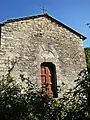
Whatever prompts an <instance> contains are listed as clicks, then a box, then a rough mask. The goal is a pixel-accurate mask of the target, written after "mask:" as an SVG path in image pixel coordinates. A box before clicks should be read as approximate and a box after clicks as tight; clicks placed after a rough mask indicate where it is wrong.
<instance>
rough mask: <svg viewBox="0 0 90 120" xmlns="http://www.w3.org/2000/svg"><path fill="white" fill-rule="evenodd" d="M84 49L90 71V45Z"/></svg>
mask: <svg viewBox="0 0 90 120" xmlns="http://www.w3.org/2000/svg"><path fill="white" fill-rule="evenodd" d="M84 50H85V55H86V62H87V68H88V71H89V72H90V47H88V48H85V49H84Z"/></svg>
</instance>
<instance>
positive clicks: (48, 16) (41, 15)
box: [0, 13, 86, 40]
mask: <svg viewBox="0 0 90 120" xmlns="http://www.w3.org/2000/svg"><path fill="white" fill-rule="evenodd" d="M39 17H47V18H48V19H51V20H52V21H54V22H56V23H57V24H60V25H62V26H63V27H65V28H66V29H68V30H70V31H71V32H73V33H74V34H76V35H78V36H79V37H80V38H81V39H83V40H85V39H86V37H85V36H83V35H82V34H80V33H79V32H77V31H75V30H74V29H72V28H70V27H69V26H67V25H65V24H63V23H62V22H60V21H58V20H57V19H55V18H53V17H52V16H50V15H48V14H47V13H44V14H40V15H35V16H28V17H23V18H17V19H10V20H7V21H6V22H3V23H1V24H0V26H1V25H5V24H6V23H11V22H16V21H22V20H29V19H35V18H39Z"/></svg>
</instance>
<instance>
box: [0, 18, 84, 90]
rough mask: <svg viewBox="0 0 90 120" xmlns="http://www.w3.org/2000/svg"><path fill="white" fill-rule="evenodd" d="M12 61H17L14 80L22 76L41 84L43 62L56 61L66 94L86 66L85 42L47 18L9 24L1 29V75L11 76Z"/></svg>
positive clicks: (62, 88)
mask: <svg viewBox="0 0 90 120" xmlns="http://www.w3.org/2000/svg"><path fill="white" fill-rule="evenodd" d="M12 61H17V62H16V64H15V66H14V69H13V71H12V74H13V76H14V77H17V76H19V74H20V73H22V74H25V75H26V76H29V78H30V80H31V81H33V82H36V83H38V84H40V82H41V81H40V65H41V63H43V62H52V63H53V64H55V66H56V74H57V84H58V86H60V87H61V90H62V91H65V90H66V89H68V88H72V87H73V86H74V85H75V84H74V79H76V78H77V75H78V73H79V72H80V71H81V70H83V69H84V68H85V66H86V64H85V55H84V49H83V41H82V39H80V38H79V36H77V35H76V34H74V33H72V32H70V31H69V30H67V29H66V28H64V27H63V26H61V25H59V24H57V23H56V22H54V21H52V20H50V19H48V18H46V17H38V18H33V19H29V20H21V21H16V22H9V23H5V24H4V25H3V26H2V27H1V51H0V73H1V74H3V73H4V74H5V73H7V70H8V68H9V67H10V66H12ZM64 84H65V85H64Z"/></svg>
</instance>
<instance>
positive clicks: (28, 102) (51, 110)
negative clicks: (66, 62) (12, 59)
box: [0, 70, 90, 120]
mask: <svg viewBox="0 0 90 120" xmlns="http://www.w3.org/2000/svg"><path fill="white" fill-rule="evenodd" d="M20 77H21V80H22V82H23V81H26V83H27V84H28V86H27V89H25V88H24V87H23V85H22V84H16V82H15V80H14V78H12V77H11V76H10V73H9V74H7V75H6V76H3V77H2V79H1V80H0V118H1V120H80V119H82V120H90V74H89V73H88V72H87V71H86V70H84V71H82V72H81V73H80V74H79V76H78V79H77V80H76V81H75V82H76V83H77V85H76V87H75V88H74V89H72V90H69V92H67V93H65V94H64V95H63V98H60V99H58V100H56V99H53V98H50V97H48V96H47V95H46V94H42V93H41V92H40V90H38V89H37V85H34V84H33V83H31V82H30V80H29V78H24V76H22V75H20ZM22 91H23V92H22Z"/></svg>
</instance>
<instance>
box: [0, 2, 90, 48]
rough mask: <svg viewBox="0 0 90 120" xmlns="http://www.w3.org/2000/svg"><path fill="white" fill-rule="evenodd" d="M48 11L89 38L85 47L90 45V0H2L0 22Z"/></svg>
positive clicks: (85, 42) (0, 3)
mask: <svg viewBox="0 0 90 120" xmlns="http://www.w3.org/2000/svg"><path fill="white" fill-rule="evenodd" d="M43 6H44V7H45V9H47V13H48V14H49V15H51V16H52V17H54V18H56V19H57V20H59V21H61V22H62V23H64V24H66V25H67V26H69V27H71V28H73V29H74V30H76V31H77V32H79V33H81V34H83V35H84V36H85V37H87V39H86V40H85V41H84V47H90V28H89V27H88V26H87V25H86V24H87V23H90V0H0V22H4V21H6V20H8V19H12V18H18V17H24V16H32V15H38V14H41V13H42V11H41V10H40V8H42V7H43Z"/></svg>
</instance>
